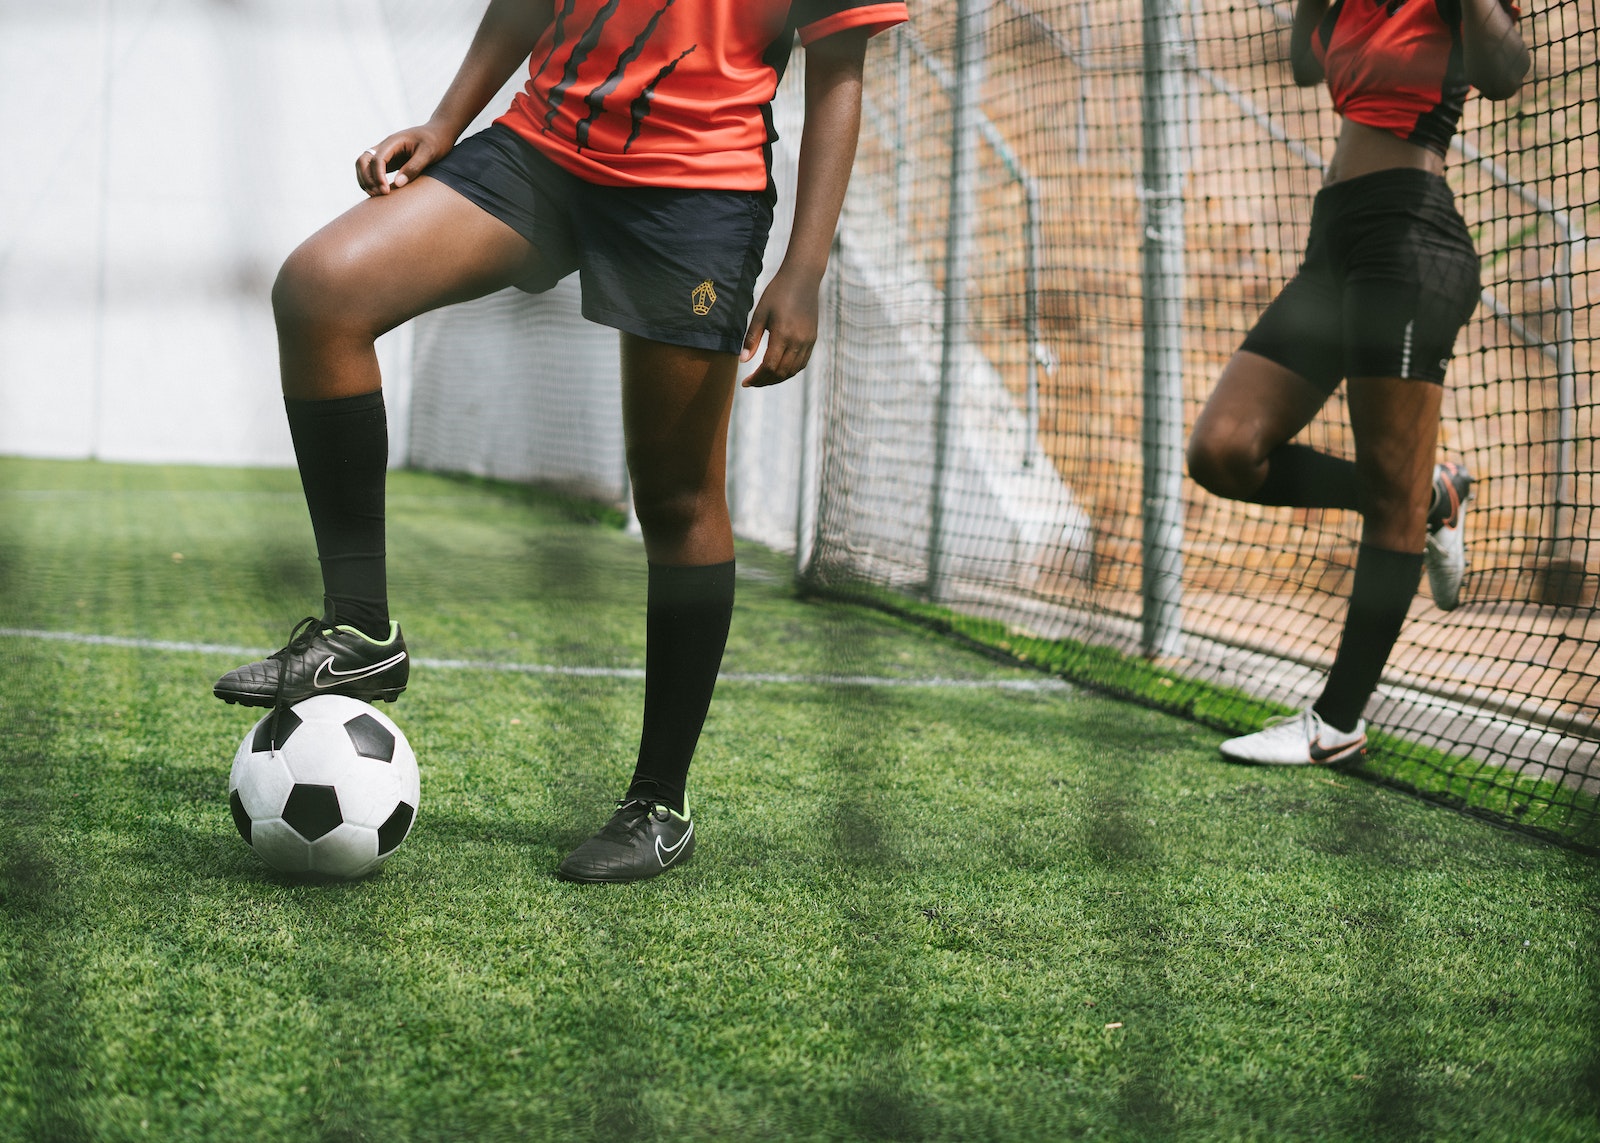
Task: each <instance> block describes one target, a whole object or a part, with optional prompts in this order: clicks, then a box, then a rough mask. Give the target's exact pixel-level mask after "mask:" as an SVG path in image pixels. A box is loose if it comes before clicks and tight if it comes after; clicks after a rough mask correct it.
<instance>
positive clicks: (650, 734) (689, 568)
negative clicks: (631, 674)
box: [559, 334, 736, 881]
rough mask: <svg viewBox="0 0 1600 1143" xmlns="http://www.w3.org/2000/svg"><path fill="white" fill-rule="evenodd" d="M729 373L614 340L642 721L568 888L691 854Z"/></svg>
mask: <svg viewBox="0 0 1600 1143" xmlns="http://www.w3.org/2000/svg"><path fill="white" fill-rule="evenodd" d="M735 372H736V359H735V358H734V356H733V355H732V354H731V353H723V352H718V351H713V350H702V349H688V348H684V347H682V346H675V345H667V344H665V343H662V342H658V341H652V340H649V339H646V338H642V337H638V336H635V335H633V334H624V335H623V338H622V378H623V380H622V412H623V428H624V432H625V435H626V439H627V451H628V471H629V475H630V478H631V479H632V482H633V504H634V511H635V512H636V513H637V515H638V518H639V525H640V528H641V529H642V531H643V532H644V545H645V555H646V557H647V558H648V560H649V589H648V591H649V596H648V601H647V604H646V648H645V699H644V725H643V730H642V732H641V734H640V740H639V754H638V759H637V761H636V763H635V767H634V774H633V779H632V781H631V782H630V783H629V785H628V790H627V793H626V794H625V795H624V797H623V799H622V802H621V804H620V805H619V807H618V810H617V812H616V814H615V815H614V816H613V817H612V819H611V821H610V823H608V824H607V826H606V827H605V828H604V829H602V830H601V831H600V832H599V833H598V834H596V835H595V836H594V837H593V838H591V839H590V840H589V841H587V842H585V843H584V844H583V845H581V846H579V847H578V849H577V850H575V851H574V852H573V853H572V854H571V855H570V856H569V857H568V858H567V859H566V860H565V861H564V862H562V864H561V868H560V870H559V872H560V875H561V876H562V877H564V878H567V879H569V880H576V881H634V880H639V879H641V878H644V877H650V876H654V875H655V874H658V873H660V872H662V871H663V870H665V869H667V868H670V867H672V866H676V865H681V864H683V863H684V862H685V861H686V860H688V857H689V855H690V854H691V853H692V852H693V850H694V824H693V822H692V821H691V820H690V817H689V812H688V807H687V803H686V800H685V786H686V783H687V779H688V774H689V763H690V761H691V760H692V759H693V757H694V750H695V744H696V743H697V742H698V741H699V738H700V730H701V727H702V725H703V724H704V722H705V717H706V711H707V709H708V708H709V706H710V703H711V694H712V691H713V689H714V688H715V686H716V680H717V671H718V668H719V667H720V666H721V663H722V652H723V648H724V646H725V645H726V643H727V638H728V626H729V621H730V619H731V618H732V615H733V593H734V562H733V528H732V525H731V523H730V522H729V519H728V503H727V497H726V479H727V478H726V454H727V437H728V418H729V414H730V412H731V410H732V407H733V392H734V380H735Z"/></svg>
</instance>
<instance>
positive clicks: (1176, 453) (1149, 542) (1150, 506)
mask: <svg viewBox="0 0 1600 1143" xmlns="http://www.w3.org/2000/svg"><path fill="white" fill-rule="evenodd" d="M1179 3H1180V0H1144V98H1143V108H1142V112H1143V121H1144V130H1143V138H1144V182H1143V185H1142V187H1141V188H1140V197H1141V198H1142V199H1143V202H1144V241H1143V259H1142V278H1143V292H1144V427H1143V433H1142V436H1143V446H1144V488H1143V491H1144V547H1143V553H1142V554H1143V567H1144V584H1143V591H1144V624H1143V635H1142V640H1141V649H1142V650H1143V652H1144V653H1145V654H1146V655H1151V656H1168V655H1176V654H1178V653H1179V651H1180V650H1181V649H1182V641H1183V295H1184V232H1183V183H1184V175H1185V172H1186V170H1187V167H1188V163H1187V155H1186V153H1185V152H1186V148H1187V147H1188V144H1189V133H1188V131H1187V130H1186V127H1185V123H1184V120H1185V118H1186V112H1187V110H1188V101H1187V99H1186V97H1185V88H1186V86H1187V84H1186V78H1185V76H1186V67H1187V65H1188V63H1189V58H1188V57H1189V54H1190V53H1189V51H1188V50H1187V47H1186V45H1185V43H1184V40H1183V29H1182V22H1181V9H1180V7H1179Z"/></svg>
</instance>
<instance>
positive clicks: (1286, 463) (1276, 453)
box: [1188, 349, 1359, 509]
mask: <svg viewBox="0 0 1600 1143" xmlns="http://www.w3.org/2000/svg"><path fill="white" fill-rule="evenodd" d="M1330 391H1331V390H1326V389H1323V388H1321V387H1319V386H1317V385H1314V384H1313V383H1312V382H1310V381H1308V380H1306V379H1305V378H1304V377H1303V376H1301V375H1300V374H1299V373H1297V372H1295V371H1294V370H1293V369H1291V368H1289V367H1288V366H1286V365H1281V364H1279V363H1278V362H1277V361H1274V360H1272V359H1271V358H1269V357H1265V356H1263V355H1262V354H1260V353H1258V352H1254V351H1252V350H1249V349H1240V350H1239V351H1238V352H1237V353H1235V354H1234V355H1233V357H1232V358H1230V359H1229V361H1228V364H1227V365H1226V366H1225V367H1224V368H1223V370H1222V376H1221V377H1219V378H1218V380H1217V385H1216V388H1215V389H1213V390H1212V392H1211V396H1210V397H1209V398H1207V400H1206V404H1205V407H1204V408H1203V409H1202V410H1201V411H1200V416H1199V417H1198V418H1197V419H1196V421H1195V426H1194V431H1193V432H1192V433H1191V434H1190V436H1189V452H1188V464H1189V475H1190V476H1191V477H1193V478H1194V480H1195V482H1196V483H1197V484H1199V485H1200V486H1201V487H1202V488H1204V489H1206V490H1207V491H1208V492H1211V493H1213V494H1215V495H1217V496H1225V497H1227V498H1228V499H1230V500H1244V501H1248V502H1250V503H1254V504H1274V505H1284V506H1290V507H1296V508H1347V509H1355V508H1357V507H1359V504H1358V491H1359V487H1358V483H1357V475H1356V467H1355V465H1354V464H1353V463H1352V462H1350V461H1348V460H1345V459H1343V458H1341V457H1335V456H1329V455H1328V454H1326V453H1322V452H1318V451H1317V450H1315V449H1313V448H1309V447H1307V446H1305V445H1296V444H1290V443H1289V441H1290V440H1291V439H1292V438H1293V437H1294V436H1295V435H1296V434H1297V433H1299V432H1300V430H1301V429H1303V428H1305V426H1306V425H1307V424H1309V423H1310V421H1311V419H1312V418H1313V417H1315V416H1316V415H1317V413H1318V411H1320V410H1321V408H1322V406H1323V405H1324V404H1325V403H1326V402H1327V400H1328V394H1329V392H1330Z"/></svg>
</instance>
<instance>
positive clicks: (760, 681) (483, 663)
mask: <svg viewBox="0 0 1600 1143" xmlns="http://www.w3.org/2000/svg"><path fill="white" fill-rule="evenodd" d="M0 639H34V640H40V641H44V642H51V643H71V644H74V645H77V646H87V647H130V648H133V649H134V650H139V651H168V652H174V653H177V654H186V655H228V656H231V657H233V658H236V659H260V658H262V657H264V656H266V655H268V654H270V652H269V651H266V650H263V649H262V648H260V647H234V646H229V645H226V644H221V643H184V642H175V641H173V640H169V639H134V638H130V637H128V636H125V635H86V634H81V633H79V632H75V631H35V630H31V629H29V628H25V627H0ZM412 661H413V662H415V663H416V664H417V666H419V667H426V668H428V669H429V670H435V671H503V672H508V673H510V674H519V675H561V676H566V677H569V678H590V679H642V678H644V671H643V670H642V669H640V668H638V667H571V666H560V665H556V664H550V663H507V662H502V661H499V660H495V659H421V658H413V660H412ZM717 678H718V679H719V680H720V681H722V682H726V683H753V684H757V685H765V684H775V685H791V686H832V687H921V688H926V689H930V690H995V691H1033V692H1059V691H1070V690H1072V689H1073V688H1072V685H1071V684H1070V683H1066V682H1063V681H1062V680H1061V679H1056V678H1050V677H1047V676H1041V677H1040V678H1036V679H1033V678H1023V679H950V678H945V677H943V676H941V675H934V676H930V677H925V678H891V677H887V676H880V675H790V674H771V673H765V672H745V671H733V672H724V673H723V674H720V675H718V676H717Z"/></svg>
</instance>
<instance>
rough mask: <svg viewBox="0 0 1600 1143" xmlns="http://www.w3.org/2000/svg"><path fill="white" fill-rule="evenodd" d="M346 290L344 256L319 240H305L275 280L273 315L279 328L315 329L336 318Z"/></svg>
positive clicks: (290, 329)
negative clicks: (340, 257)
mask: <svg viewBox="0 0 1600 1143" xmlns="http://www.w3.org/2000/svg"><path fill="white" fill-rule="evenodd" d="M344 290H345V287H344V283H343V282H342V275H341V273H340V259H338V258H337V257H335V256H334V255H333V252H331V251H328V250H326V249H325V248H324V247H323V246H322V244H320V243H317V242H316V241H315V240H312V241H309V242H306V243H303V244H302V245H301V246H299V247H298V248H297V249H296V250H295V251H294V253H292V254H290V255H289V257H288V258H286V259H284V263H283V266H282V267H281V268H279V270H278V277H277V279H276V280H274V282H273V283H272V315H273V319H274V320H275V321H276V322H277V325H278V328H279V330H283V331H289V332H301V333H305V332H309V331H311V330H314V329H316V328H318V327H319V326H321V325H325V324H328V323H331V322H333V321H335V320H336V318H337V315H338V313H339V312H340V308H341V307H340V304H339V302H340V298H341V296H342V295H343V294H344Z"/></svg>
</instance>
